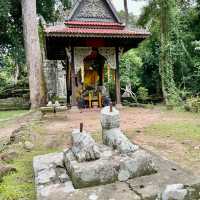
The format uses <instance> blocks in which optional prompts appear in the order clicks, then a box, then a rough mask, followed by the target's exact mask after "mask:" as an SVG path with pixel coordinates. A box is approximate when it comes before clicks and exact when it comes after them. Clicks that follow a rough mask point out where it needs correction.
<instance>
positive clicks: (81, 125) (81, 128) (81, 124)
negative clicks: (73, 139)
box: [80, 123, 83, 133]
mask: <svg viewBox="0 0 200 200" xmlns="http://www.w3.org/2000/svg"><path fill="white" fill-rule="evenodd" d="M82 132H83V123H80V133H82Z"/></svg>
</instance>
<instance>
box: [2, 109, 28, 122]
mask: <svg viewBox="0 0 200 200" xmlns="http://www.w3.org/2000/svg"><path fill="white" fill-rule="evenodd" d="M28 112H29V111H28V110H14V111H0V121H4V120H9V119H14V118H16V117H19V116H22V115H24V114H26V113H28Z"/></svg>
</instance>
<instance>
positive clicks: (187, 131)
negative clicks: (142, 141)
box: [145, 122, 200, 141]
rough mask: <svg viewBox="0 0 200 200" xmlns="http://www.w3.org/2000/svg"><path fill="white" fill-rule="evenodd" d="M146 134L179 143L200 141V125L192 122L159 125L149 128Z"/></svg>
mask: <svg viewBox="0 0 200 200" xmlns="http://www.w3.org/2000/svg"><path fill="white" fill-rule="evenodd" d="M145 134H147V135H155V136H161V137H172V138H173V139H176V140H178V141H182V140H193V141H200V124H198V123H191V122H174V123H172V122H170V123H167V122H165V123H157V124H153V125H151V126H149V127H147V128H146V129H145Z"/></svg>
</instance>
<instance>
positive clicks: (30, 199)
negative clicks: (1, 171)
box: [0, 148, 55, 200]
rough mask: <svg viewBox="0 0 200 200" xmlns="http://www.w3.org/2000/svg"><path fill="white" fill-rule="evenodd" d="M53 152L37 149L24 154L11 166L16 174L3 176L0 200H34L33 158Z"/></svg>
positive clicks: (53, 150) (0, 185)
mask: <svg viewBox="0 0 200 200" xmlns="http://www.w3.org/2000/svg"><path fill="white" fill-rule="evenodd" d="M51 152H55V149H51V150H44V149H38V148H37V150H34V151H32V152H24V153H23V154H22V155H21V156H20V157H18V159H17V160H15V161H13V163H11V164H12V166H14V167H15V168H16V169H17V172H16V173H11V174H9V175H7V176H5V177H4V178H3V180H2V182H1V183H0V200H35V199H36V192H35V183H34V181H35V180H34V173H33V168H32V166H33V164H32V162H33V157H34V156H36V155H41V154H46V153H51Z"/></svg>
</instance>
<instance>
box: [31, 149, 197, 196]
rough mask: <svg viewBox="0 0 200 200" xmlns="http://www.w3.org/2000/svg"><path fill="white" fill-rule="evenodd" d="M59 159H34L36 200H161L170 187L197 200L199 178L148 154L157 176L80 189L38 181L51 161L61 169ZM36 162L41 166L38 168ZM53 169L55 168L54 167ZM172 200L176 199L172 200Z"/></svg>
mask: <svg viewBox="0 0 200 200" xmlns="http://www.w3.org/2000/svg"><path fill="white" fill-rule="evenodd" d="M104 153H105V156H107V157H109V156H110V155H109V154H110V153H109V150H108V151H104ZM56 155H57V156H58V157H57V156H56ZM62 156H63V154H62V153H58V154H48V155H44V156H39V157H36V158H34V166H36V168H35V173H36V188H37V200H55V199H56V200H163V199H162V196H163V195H162V194H164V191H165V192H166V188H167V187H168V188H172V186H169V185H173V184H183V185H184V187H185V188H186V190H187V192H188V195H187V198H184V199H182V200H199V199H200V177H195V176H193V175H192V174H191V173H190V172H187V171H185V170H183V169H182V168H180V167H179V166H177V165H176V164H174V163H173V162H170V161H168V160H166V159H163V158H160V157H159V156H157V155H154V154H151V156H152V158H153V161H154V163H155V165H156V166H157V171H158V172H157V173H156V174H152V175H147V176H142V177H138V178H134V179H130V180H128V181H125V182H119V181H117V182H115V183H112V184H107V185H100V186H95V187H88V188H83V189H75V188H74V186H73V184H72V182H71V181H70V180H69V179H64V180H63V181H62V182H61V181H60V179H59V181H58V180H57V181H55V182H50V183H45V184H41V182H40V183H39V182H37V179H38V177H37V175H38V172H41V171H43V170H45V169H51V166H52V165H51V163H52V162H53V163H54V164H55V163H57V164H58V165H59V166H60V164H61V163H63V160H62V158H63V157H62ZM38 163H40V164H39V166H38ZM45 166H46V167H45ZM49 166H50V167H49ZM61 167H62V166H61ZM53 169H57V168H56V166H55V167H54V168H53ZM38 170H39V171H38ZM56 173H57V172H56ZM50 174H51V173H50ZM53 177H54V176H53ZM43 180H45V179H43ZM44 182H45V181H44ZM47 182H48V181H47ZM173 200H176V199H175V198H173Z"/></svg>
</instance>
